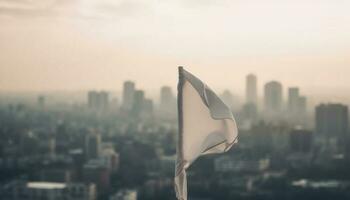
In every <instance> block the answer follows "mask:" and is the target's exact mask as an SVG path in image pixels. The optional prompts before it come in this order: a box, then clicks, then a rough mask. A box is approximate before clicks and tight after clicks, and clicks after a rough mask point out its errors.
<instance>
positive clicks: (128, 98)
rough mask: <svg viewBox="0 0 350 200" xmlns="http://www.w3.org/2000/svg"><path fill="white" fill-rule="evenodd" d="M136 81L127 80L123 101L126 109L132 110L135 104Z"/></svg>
mask: <svg viewBox="0 0 350 200" xmlns="http://www.w3.org/2000/svg"><path fill="white" fill-rule="evenodd" d="M134 95H135V83H134V82H132V81H125V82H124V86H123V103H122V107H123V108H124V109H125V110H131V109H132V107H133V105H134Z"/></svg>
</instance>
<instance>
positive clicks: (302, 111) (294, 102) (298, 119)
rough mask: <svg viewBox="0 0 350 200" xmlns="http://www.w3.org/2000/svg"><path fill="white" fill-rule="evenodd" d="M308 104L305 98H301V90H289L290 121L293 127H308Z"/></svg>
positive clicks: (293, 88)
mask: <svg viewBox="0 0 350 200" xmlns="http://www.w3.org/2000/svg"><path fill="white" fill-rule="evenodd" d="M306 104H307V102H306V97H305V96H300V93H299V88H297V87H291V88H289V89H288V113H287V114H288V119H289V122H290V123H291V124H292V125H303V126H306V114H307V113H306V112H307V105H306Z"/></svg>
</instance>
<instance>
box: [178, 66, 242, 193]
mask: <svg viewBox="0 0 350 200" xmlns="http://www.w3.org/2000/svg"><path fill="white" fill-rule="evenodd" d="M178 114H179V116H178V117H179V140H178V146H177V161H176V170H175V191H176V197H177V198H178V199H179V200H187V178H186V169H187V168H188V167H189V166H190V165H191V164H192V163H193V162H194V161H195V160H196V159H197V158H198V157H199V156H201V155H205V154H211V153H223V152H226V151H228V150H229V149H230V148H231V146H232V145H233V144H235V143H236V142H237V134H238V131H237V126H236V122H235V119H234V118H233V115H232V112H231V110H230V109H229V107H228V106H226V105H225V104H224V103H223V101H222V100H221V99H220V98H219V97H218V96H217V95H216V94H215V93H214V92H213V91H212V90H211V89H210V88H209V87H208V86H207V85H206V84H204V83H203V82H202V81H201V80H199V79H198V78H197V77H195V76H193V75H192V74H191V73H189V72H187V71H186V70H184V69H183V68H182V67H179V84H178Z"/></svg>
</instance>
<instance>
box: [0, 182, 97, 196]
mask: <svg viewBox="0 0 350 200" xmlns="http://www.w3.org/2000/svg"><path fill="white" fill-rule="evenodd" d="M0 199H6V200H39V199H43V200H44V199H45V200H63V199H69V200H96V188H95V185H94V184H83V183H56V182H25V181H12V182H10V183H8V184H6V185H4V186H2V188H1V193H0Z"/></svg>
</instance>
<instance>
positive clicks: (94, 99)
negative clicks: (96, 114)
mask: <svg viewBox="0 0 350 200" xmlns="http://www.w3.org/2000/svg"><path fill="white" fill-rule="evenodd" d="M108 105H109V94H108V92H106V91H99V92H98V91H89V93H88V106H89V108H90V109H94V110H106V109H107V108H108Z"/></svg>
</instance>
